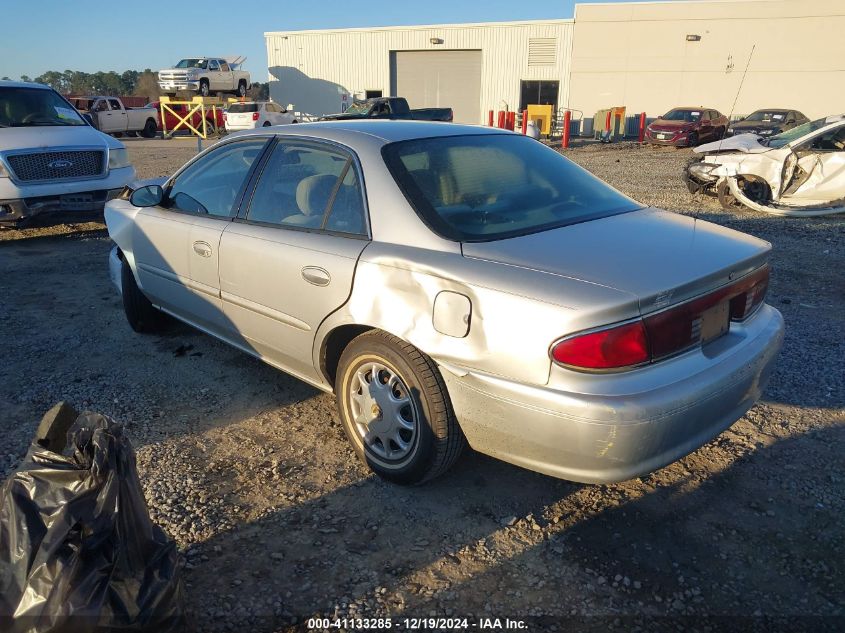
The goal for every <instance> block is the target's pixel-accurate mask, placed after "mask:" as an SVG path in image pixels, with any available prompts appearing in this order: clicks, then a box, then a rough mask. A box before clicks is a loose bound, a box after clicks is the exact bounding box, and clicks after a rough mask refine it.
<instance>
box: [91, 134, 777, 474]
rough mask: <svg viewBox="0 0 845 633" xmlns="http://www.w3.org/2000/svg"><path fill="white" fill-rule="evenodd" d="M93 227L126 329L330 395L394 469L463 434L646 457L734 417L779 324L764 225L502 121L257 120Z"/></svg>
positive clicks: (424, 470) (525, 445)
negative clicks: (169, 330)
mask: <svg viewBox="0 0 845 633" xmlns="http://www.w3.org/2000/svg"><path fill="white" fill-rule="evenodd" d="M106 223H107V224H108V229H109V233H110V235H111V237H112V239H113V240H114V243H115V244H116V246H115V247H114V249H113V250H112V253H111V256H110V270H111V276H112V279H113V280H114V283H115V285H116V286H117V287H118V288H119V289H120V291H121V293H122V295H123V305H124V308H125V311H126V316H127V318H128V321H129V324H130V325H131V326H132V328H133V329H135V330H136V331H139V332H146V331H153V330H155V328H156V327H158V326H159V325H160V322H161V319H160V317H161V313H162V312H165V313H168V314H170V315H172V316H174V317H176V318H178V319H180V320H182V321H184V322H186V323H188V324H190V325H192V326H194V327H196V328H198V329H200V330H202V331H204V332H207V333H208V334H211V335H213V336H216V337H218V338H220V339H222V340H223V341H226V342H227V343H230V344H231V345H234V346H235V347H238V348H240V349H242V350H243V351H245V352H247V353H249V354H252V355H254V356H256V357H258V358H260V359H262V360H263V361H265V362H267V363H269V364H271V365H273V366H274V367H277V368H279V369H281V370H283V371H285V372H288V373H290V374H292V375H294V376H296V377H298V378H300V379H302V380H304V381H306V382H308V383H310V384H312V385H314V386H315V387H317V388H319V389H322V390H325V391H330V392H334V393H335V395H336V397H337V404H338V409H339V411H340V419H341V420H342V423H343V427H344V429H345V431H346V433H347V435H348V437H349V440H350V442H351V443H352V446H353V447H354V448H355V451H356V452H357V453H358V455H359V456H360V457H361V459H363V460H364V461H365V462H366V463H367V464H369V466H370V467H371V468H372V470H373V471H375V472H376V473H378V474H379V475H381V476H382V477H384V478H386V479H389V480H391V481H394V482H398V483H405V484H410V483H418V482H422V481H425V480H427V479H431V478H432V477H435V476H437V475H439V474H441V473H443V472H444V471H446V470H447V469H448V468H449V467H450V466H451V465H452V464H453V463H454V462H455V460H456V459H457V458H458V456H459V455H460V453H461V450H462V449H463V448H464V445H465V444H466V443H468V444H469V445H470V446H471V447H472V448H474V449H475V450H477V451H480V452H482V453H486V454H488V455H492V456H494V457H497V458H499V459H502V460H505V461H508V462H511V463H513V464H518V465H520V466H523V467H525V468H529V469H531V470H536V471H539V472H542V473H546V474H549V475H553V476H555V477H562V478H565V479H570V480H574V481H580V482H588V483H589V482H614V481H621V480H625V479H629V478H631V477H636V476H639V475H643V474H645V473H648V472H650V471H652V470H655V469H657V468H660V467H662V466H664V465H666V464H669V463H671V462H673V461H675V460H677V459H679V458H681V457H682V456H684V455H686V454H688V453H690V452H691V451H693V450H695V449H696V448H698V447H699V446H701V445H702V444H704V443H705V442H707V441H708V440H710V439H711V438H713V437H714V436H716V435H717V434H719V433H720V432H722V431H723V430H724V429H726V428H728V427H729V426H730V425H731V424H733V422H734V421H736V420H737V419H738V418H739V417H740V416H742V415H743V413H744V412H745V411H746V410H748V409H749V408H750V407H751V406H752V405H753V404H754V402H755V401H756V400H757V399H758V398H759V397H760V394H761V391H762V390H763V388H764V386H765V384H766V381H767V379H768V377H769V374H770V372H771V369H772V366H773V363H774V360H775V357H776V356H777V353H778V350H779V349H780V346H781V342H782V339H783V319H782V317H781V315H780V313H779V312H778V311H777V310H775V309H774V308H772V307H771V306H769V305H766V304H765V303H764V298H765V295H766V289H767V286H768V280H769V266H768V263H767V261H768V257H769V251H770V245H769V244H768V243H767V242H763V241H761V240H759V239H756V238H754V237H751V236H749V235H745V234H743V233H738V232H736V231H733V230H730V229H726V228H722V227H720V226H716V225H713V224H709V223H707V222H702V221H700V220H694V219H692V218H689V217H685V216H682V215H677V214H675V213H669V212H667V211H661V210H659V209H654V208H647V207H643V206H642V205H640V204H637V203H636V202H634V201H633V200H631V199H630V198H627V197H626V196H624V195H622V194H621V193H619V192H618V191H616V190H614V189H612V188H611V187H610V186H608V185H606V184H605V183H603V182H602V181H601V180H599V179H598V178H595V177H594V176H592V175H590V174H589V173H588V172H587V171H585V170H583V169H581V168H580V167H578V166H576V165H575V164H573V163H572V162H570V161H569V160H567V159H566V158H564V157H563V156H561V155H560V154H559V153H557V152H555V151H554V150H552V149H549V148H548V147H545V146H544V145H542V144H541V143H538V142H537V141H534V140H532V139H530V138H527V137H525V136H521V135H518V134H514V133H512V132H507V131H503V130H498V129H491V128H482V127H473V126H462V125H449V124H442V123H424V122H412V121H342V122H327V123H314V124H308V125H297V126H285V128H284V129H281V128H262V129H260V130H257V131H255V132H250V133H244V134H238V135H235V136H230V137H227V138H226V139H225V140H223V141H221V142H220V143H217V144H216V145H214V146H213V147H211V148H209V149H207V150H206V151H204V152H202V153H201V154H199V155H198V156H197V157H196V158H194V159H193V160H191V161H190V162H189V163H188V164H187V165H185V166H184V167H182V169H180V170H179V171H178V172H177V173H176V174H175V175H173V176H172V177H171V178H169V179H167V180H166V181H164V182H157V183H141V184H139V185H137V186H136V187H135V188H134V189H127V191H126V192H125V193H124V195H123V196H121V198H120V199H117V200H114V201H112V202H111V203H109V205H108V207H107V209H106Z"/></svg>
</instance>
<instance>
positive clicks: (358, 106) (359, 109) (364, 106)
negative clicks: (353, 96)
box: [344, 101, 373, 116]
mask: <svg viewBox="0 0 845 633" xmlns="http://www.w3.org/2000/svg"><path fill="white" fill-rule="evenodd" d="M372 107H373V104H372V103H371V102H370V101H353V102H352V105H350V106H349V107H348V108H346V111H345V112H344V114H360V115H362V116H363V115H365V114H367V112H369V111H370V108H372Z"/></svg>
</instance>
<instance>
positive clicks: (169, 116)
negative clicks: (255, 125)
mask: <svg viewBox="0 0 845 633" xmlns="http://www.w3.org/2000/svg"><path fill="white" fill-rule="evenodd" d="M147 105H148V106H150V107H153V108H155V109H156V110H158V111H159V117H158V118H159V124H158V129H159V130H161V129H162V127H161V103H159V102H158V101H153V102H152V103H148V104H147ZM168 106H169V107H170V109H171V110H173V111H174V112H177V113H178V114H179V118H177V117H176V116H174V115H173V113H172V112H168V111H167V110H165V112H164V117H165V123H166V124H167V131H168V132H170V131H172V130H173V128H175V127H176V124H177V123H179V119H181V118H182V117H184V116H185V114H186V113H187V112H188V110H189V109H190V107H193V106H186V105H178V104H175V103H170V104H168ZM211 112H212V111H211V107H206V109H205V118H206V125H207V126H208V127H207V129H208V131H209V132H213V131H216V130H218V129H220V130H222V129H223V125H224V123H223V109H222V108H217V117H216V122H215V117H214V115H213V114H212V113H211ZM190 122H191V125H193V126H194V127H195V128H196V129H198V130H200V131H202V127H201V126H202V114H201V112H200V111H199V110H197V111H196V112H194V114H193V115H192V116H191V119H190ZM212 126H213V127H212ZM181 130H187V131H188V132H190V131H191V130H190V128H188V127H185V125H184V124H183V125H182V127H180V128H179V130H177V131H181Z"/></svg>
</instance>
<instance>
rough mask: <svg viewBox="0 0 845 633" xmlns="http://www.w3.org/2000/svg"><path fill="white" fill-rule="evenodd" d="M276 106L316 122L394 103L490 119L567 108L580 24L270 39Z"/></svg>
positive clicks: (471, 119) (459, 118)
mask: <svg viewBox="0 0 845 633" xmlns="http://www.w3.org/2000/svg"><path fill="white" fill-rule="evenodd" d="M265 39H266V42H267V57H268V62H269V63H268V65H269V71H270V81H271V84H270V96H271V97H272V98H273V100H274V101H277V102H278V103H282V104H288V103H292V104H294V105H295V106H296V109H297V110H301V111H304V112H310V113H312V114H328V113H333V112H340V111H341V110H343V108H344V106H345V105H346V104H348V103H349V101H350V100H351V99H352V98H353V97H354V98H363V97H368V96H388V95H396V96H402V97H405V98H407V99H408V102H409V103H410V104H411V107H412V108H428V107H451V108H453V110H454V112H455V121H456V122H461V123H483V122H486V117H487V111H488V110H499V109H505V106H507V108H508V109H511V110H515V109H517V108H519V107H520V103H521V100H526V101H525V103H526V104H527V103H543V102H544V101H545V102H549V103H554V104H558V103H559V104H563V103H565V102H566V99H567V92H566V90H567V85H568V84H567V82H566V81H565V78H567V77H568V76H569V54H570V49H571V46H572V20H550V21H542V22H496V23H488V24H444V25H436V26H410V27H390V28H372V29H339V30H327V31H291V32H272V33H265Z"/></svg>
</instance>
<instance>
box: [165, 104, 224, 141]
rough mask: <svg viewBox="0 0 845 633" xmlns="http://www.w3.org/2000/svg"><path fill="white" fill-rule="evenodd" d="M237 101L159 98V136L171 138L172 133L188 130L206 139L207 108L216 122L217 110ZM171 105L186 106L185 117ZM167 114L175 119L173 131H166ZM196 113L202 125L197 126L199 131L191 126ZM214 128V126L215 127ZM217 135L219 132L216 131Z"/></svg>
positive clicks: (207, 131)
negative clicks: (198, 114)
mask: <svg viewBox="0 0 845 633" xmlns="http://www.w3.org/2000/svg"><path fill="white" fill-rule="evenodd" d="M236 101H238V100H237V99H232V98H230V99H226V100H225V101H224V100H223V99H220V98H218V97H200V96H197V97H193V98H192V99H190V100H187V101H185V100H179V99H171V98H170V97H161V98H160V99H159V107H160V108H161V135H162V137H163V138H170V137H172V136H173V133H174V132H176V131H177V130H184V129H187V130H190V131H191V132H193V133H194V134H196V135H197V136H198V137H200V138H201V139H207V138H208V133H209V130H208V125H207V122H206V116H205V114H206V112H207V108H211V116H212V119H211V120H212V121H215V122H216V121H217V108H223V107H225V106H226V105H228V104H229V103H235V102H236ZM172 105H183V106H186V109H185V110H186V111H185V116H182V115H181V114H180V113H178V112H176V111H175V110H174V109H173V108H171V107H170V106H172ZM165 112H169V113H170V114H172V115H173V116H174V117H176V119H177V123H176V125H175V126H173V129H172V130H170V131H168V129H167V117H165V115H164V113H165ZM196 112H199V113H200V117H201V120H202V125H200V126H199V128H200V129H197V128H195V127H194V126H193V125H191V120H192V119H193V117H194V114H195V113H196ZM215 127H216V126H215ZM218 133H219V131H218Z"/></svg>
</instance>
